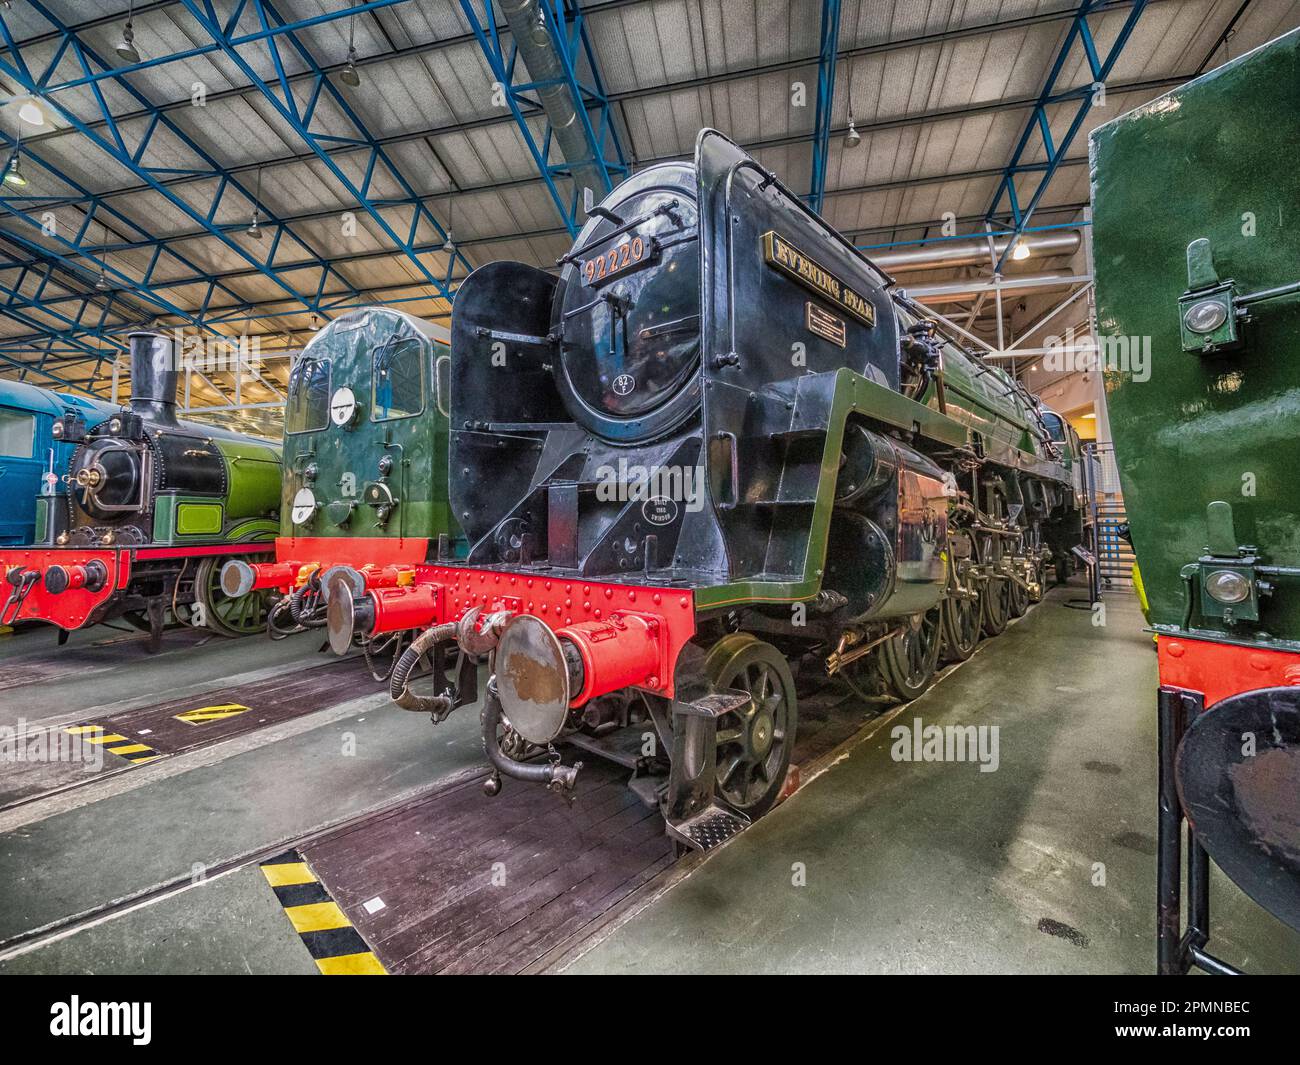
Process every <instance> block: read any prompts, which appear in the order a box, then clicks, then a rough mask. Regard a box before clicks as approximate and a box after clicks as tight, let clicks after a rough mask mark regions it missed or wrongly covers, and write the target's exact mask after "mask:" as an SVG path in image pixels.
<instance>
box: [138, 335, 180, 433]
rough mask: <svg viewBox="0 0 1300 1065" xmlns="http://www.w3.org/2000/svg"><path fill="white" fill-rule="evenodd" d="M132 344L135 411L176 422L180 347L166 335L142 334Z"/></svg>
mask: <svg viewBox="0 0 1300 1065" xmlns="http://www.w3.org/2000/svg"><path fill="white" fill-rule="evenodd" d="M129 339H130V342H131V409H132V410H133V411H134V412H135V413H136V414H139V415H141V416H142V417H144V418H147V419H151V420H153V421H157V422H165V423H167V424H170V425H174V424H175V423H176V380H177V378H178V377H179V371H178V369H177V366H176V345H175V344H174V343H173V341H172V340H171V338H170V337H167V336H165V335H163V334H162V333H149V332H139V333H132V334H131V335H130V338H129Z"/></svg>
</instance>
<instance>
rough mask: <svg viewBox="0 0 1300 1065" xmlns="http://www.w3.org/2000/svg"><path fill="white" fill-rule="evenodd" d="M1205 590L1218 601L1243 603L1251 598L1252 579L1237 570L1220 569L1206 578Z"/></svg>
mask: <svg viewBox="0 0 1300 1065" xmlns="http://www.w3.org/2000/svg"><path fill="white" fill-rule="evenodd" d="M1205 591H1206V593H1207V594H1208V595H1209V596H1210V598H1211V599H1213V600H1214V601H1215V602H1218V603H1241V602H1244V601H1245V600H1247V599H1249V598H1250V581H1248V580H1247V579H1246V578H1245V577H1243V576H1242V575H1241V574H1240V573H1238V572H1237V571H1236V570H1230V569H1218V570H1215V571H1214V572H1213V573H1211V574H1210V575H1209V576H1208V577H1206V578H1205Z"/></svg>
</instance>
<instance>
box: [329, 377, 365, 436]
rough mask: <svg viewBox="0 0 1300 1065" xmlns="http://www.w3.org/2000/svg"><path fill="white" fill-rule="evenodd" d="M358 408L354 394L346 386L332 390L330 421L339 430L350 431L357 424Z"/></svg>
mask: <svg viewBox="0 0 1300 1065" xmlns="http://www.w3.org/2000/svg"><path fill="white" fill-rule="evenodd" d="M359 413H360V406H359V404H358V403H357V397H356V393H355V392H353V391H352V389H350V388H349V387H348V386H347V385H343V386H342V387H341V388H337V389H335V390H334V395H332V396H331V397H330V421H332V422H333V423H334V424H335V425H337V426H338V427H339V428H340V429H350V428H352V426H353V425H355V424H356V422H357V416H358V414H359Z"/></svg>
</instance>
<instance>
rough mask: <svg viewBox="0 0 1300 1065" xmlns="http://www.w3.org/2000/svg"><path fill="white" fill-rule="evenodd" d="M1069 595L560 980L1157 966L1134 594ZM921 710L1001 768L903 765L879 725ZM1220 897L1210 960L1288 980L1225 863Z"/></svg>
mask: <svg viewBox="0 0 1300 1065" xmlns="http://www.w3.org/2000/svg"><path fill="white" fill-rule="evenodd" d="M1069 594H1071V595H1077V594H1078V592H1077V591H1073V592H1070V593H1069ZM1064 598H1066V591H1065V590H1061V589H1058V590H1057V591H1056V592H1054V593H1053V594H1052V596H1051V597H1050V598H1049V600H1048V601H1047V602H1046V603H1044V604H1043V605H1042V606H1040V607H1038V608H1037V609H1035V610H1034V611H1032V612H1031V613H1030V615H1029V616H1028V617H1026V618H1025V619H1024V620H1023V621H1021V622H1020V623H1018V624H1016V625H1015V626H1013V627H1012V628H1011V629H1009V630H1008V631H1007V632H1006V633H1005V634H1004V635H1003V636H1002V637H1000V638H999V639H997V640H994V641H991V642H989V643H986V644H985V645H983V647H982V649H981V650H980V651H978V652H977V654H976V656H975V657H974V658H973V659H972V660H971V661H970V662H969V663H968V664H966V665H965V666H963V667H961V668H959V669H957V670H955V671H953V672H952V673H950V674H949V675H948V676H946V677H945V678H944V679H943V680H942V681H941V682H940V683H938V684H937V685H936V686H935V687H933V688H932V689H931V690H930V691H929V692H927V693H926V694H925V695H924V696H922V697H921V698H920V699H918V700H916V701H915V702H913V703H911V704H910V705H908V706H906V707H901V708H898V709H897V710H895V711H893V712H891V714H890V715H889V716H888V718H887V719H886V720H885V721H883V722H881V724H880V727H878V728H877V729H876V730H875V732H874V735H872V736H871V737H870V738H869V739H867V740H865V741H863V742H861V743H859V745H858V746H857V747H855V748H854V749H853V750H852V751H851V753H850V754H849V755H848V756H847V757H845V758H843V759H842V760H841V761H840V762H838V763H837V764H835V765H834V766H833V767H832V768H830V769H829V770H827V771H826V772H825V773H824V774H823V775H821V776H820V777H818V778H817V779H816V780H814V781H812V782H811V783H810V784H808V785H807V786H805V787H804V788H803V790H801V791H800V792H799V793H797V794H796V795H795V796H794V797H793V798H792V799H790V800H789V801H788V802H786V803H785V804H784V805H783V806H781V807H779V808H778V809H777V810H775V811H774V812H773V813H772V814H770V815H769V816H768V817H766V818H764V819H763V820H762V821H761V822H759V823H758V824H757V825H756V826H754V827H753V828H751V829H750V830H749V831H747V832H746V833H744V834H743V835H742V836H740V837H739V838H738V839H736V840H735V841H733V842H732V843H730V844H728V845H727V846H726V847H724V848H722V850H721V851H719V852H718V853H717V854H715V855H714V856H712V857H711V858H710V859H709V860H708V861H706V862H704V863H703V864H701V865H700V866H699V867H698V868H697V869H695V871H694V872H693V873H692V874H691V875H690V876H689V877H687V878H686V879H685V880H684V881H682V882H681V883H679V884H678V885H677V886H675V887H674V888H672V889H671V890H670V891H668V892H667V893H666V894H664V895H663V896H662V897H660V898H659V899H658V900H657V901H655V902H654V903H652V904H651V905H649V906H647V907H646V908H645V909H643V910H641V911H640V912H639V913H637V914H636V915H635V916H634V917H632V918H631V919H629V920H627V921H626V923H624V924H622V925H621V926H619V927H617V928H616V930H614V931H613V932H612V933H611V934H609V935H608V937H607V938H605V939H604V940H603V941H601V942H599V943H598V944H597V945H595V946H594V947H593V948H592V949H590V950H589V951H588V952H587V953H586V954H585V955H583V956H581V957H580V958H579V959H578V960H576V961H575V962H573V963H571V964H570V965H569V966H568V968H567V970H566V971H568V972H577V973H630V972H653V973H769V972H771V973H820V972H837V973H848V972H854V973H856V972H870V973H1013V972H1014V973H1043V974H1050V973H1150V972H1152V971H1153V966H1154V958H1155V941H1154V932H1153V929H1154V924H1155V913H1154V907H1155V901H1154V900H1155V831H1156V829H1155V820H1156V807H1155V798H1156V790H1155V705H1154V702H1155V686H1156V662H1155V654H1154V653H1153V651H1152V647H1151V638H1150V636H1148V635H1144V634H1143V633H1142V632H1141V627H1142V619H1141V615H1140V614H1139V613H1138V610H1137V607H1136V604H1135V603H1134V601H1133V598H1132V597H1131V596H1126V595H1120V594H1116V595H1113V596H1112V597H1110V598H1109V599H1108V600H1107V604H1106V605H1107V612H1106V622H1107V624H1106V625H1105V626H1104V627H1094V626H1093V625H1092V624H1091V617H1092V616H1091V614H1090V613H1089V612H1088V611H1086V610H1072V609H1068V608H1066V607H1065V606H1064V605H1062V603H1063V599H1064ZM916 718H920V719H922V721H923V722H924V723H925V724H926V725H929V724H936V725H950V724H952V725H967V724H973V725H996V726H998V727H999V729H1000V733H999V735H1000V742H999V748H1000V749H999V754H1000V761H999V767H998V769H997V770H996V771H995V772H987V773H985V772H980V771H979V768H978V766H977V765H975V764H970V763H965V764H962V763H954V762H921V763H917V762H902V761H895V760H894V759H893V758H892V757H891V747H892V746H893V744H894V741H893V739H892V738H891V730H892V729H893V728H894V727H895V726H897V725H911V724H912V723H913V721H914V719H916ZM801 871H802V875H801ZM1103 876H1104V883H1103V882H1101V881H1102V879H1103ZM799 879H802V880H803V882H804V883H803V886H799V885H798V884H797V883H796V881H797V880H799ZM1214 887H1215V892H1216V893H1215V894H1214V895H1213V896H1212V901H1213V903H1214V910H1213V914H1212V917H1213V921H1214V925H1213V926H1214V928H1215V931H1216V938H1215V940H1214V941H1213V942H1212V948H1213V949H1214V950H1215V951H1216V952H1217V953H1218V954H1219V955H1220V956H1221V957H1223V958H1224V959H1225V960H1227V961H1229V962H1233V963H1236V964H1238V965H1241V966H1242V967H1244V968H1246V969H1248V970H1251V971H1256V972H1287V973H1295V972H1300V935H1297V934H1296V933H1295V932H1293V931H1291V930H1290V929H1288V928H1286V927H1285V926H1284V925H1282V924H1281V923H1280V922H1278V921H1277V920H1275V919H1274V918H1273V917H1272V916H1270V915H1269V914H1267V913H1265V912H1264V911H1262V910H1260V909H1259V908H1258V907H1256V906H1255V905H1254V904H1253V903H1251V902H1250V901H1249V900H1248V899H1246V898H1245V897H1244V896H1243V895H1242V894H1241V893H1240V892H1239V891H1238V890H1237V889H1236V888H1235V887H1234V886H1233V885H1232V884H1230V883H1228V882H1227V881H1226V880H1224V878H1223V877H1221V876H1218V875H1217V872H1216V881H1215V885H1214Z"/></svg>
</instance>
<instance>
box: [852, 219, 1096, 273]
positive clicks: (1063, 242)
mask: <svg viewBox="0 0 1300 1065" xmlns="http://www.w3.org/2000/svg"><path fill="white" fill-rule="evenodd" d="M1081 239H1082V238H1081V236H1080V234H1079V231H1078V230H1077V229H1067V230H1061V231H1060V232H1057V233H1031V234H1028V235H1026V236H1022V237H1021V238H1020V241H1019V244H1020V246H1021V247H1022V248H1028V249H1029V257H1030V258H1045V257H1047V256H1052V255H1073V254H1074V253H1075V252H1076V251H1078V250H1079V242H1080V240H1081ZM1007 243H1008V238H1007V237H999V238H997V239H995V240H994V241H993V255H996V256H997V257H999V258H1000V257H1001V256H1002V253H1003V252H1005V251H1006V250H1007ZM867 258H869V259H870V260H871V261H872V262H873V263H875V264H876V265H877V266H879V267H880V268H881V269H882V270H884V271H885V272H886V273H889V274H901V273H906V272H907V271H909V270H931V269H935V268H937V267H943V266H989V265H991V259H990V254H989V242H988V240H987V239H986V238H983V237H975V238H974V239H972V240H954V241H948V242H944V243H941V244H933V245H930V246H928V247H924V248H908V249H907V250H906V251H894V252H888V253H886V254H884V255H873V254H872V253H871V252H868V253H867Z"/></svg>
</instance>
